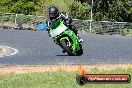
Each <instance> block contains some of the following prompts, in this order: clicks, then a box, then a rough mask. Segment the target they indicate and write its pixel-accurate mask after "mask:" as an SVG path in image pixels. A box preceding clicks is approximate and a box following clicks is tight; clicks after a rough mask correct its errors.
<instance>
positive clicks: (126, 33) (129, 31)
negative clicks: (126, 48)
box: [120, 28, 132, 36]
mask: <svg viewBox="0 0 132 88" xmlns="http://www.w3.org/2000/svg"><path fill="white" fill-rule="evenodd" d="M120 33H121V35H122V36H132V29H126V28H125V29H122V30H121V31H120Z"/></svg>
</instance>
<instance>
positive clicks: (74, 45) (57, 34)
mask: <svg viewBox="0 0 132 88" xmlns="http://www.w3.org/2000/svg"><path fill="white" fill-rule="evenodd" d="M49 34H50V36H51V37H52V38H53V39H54V42H55V43H56V44H57V45H59V46H60V47H61V48H62V49H63V50H65V51H66V52H67V54H68V55H70V56H80V55H82V54H83V49H82V44H80V43H79V42H78V36H77V35H76V34H75V33H74V32H73V31H72V30H70V29H69V28H68V27H67V26H65V24H64V21H63V20H62V19H60V18H58V19H55V20H53V21H52V22H51V24H50V31H49Z"/></svg>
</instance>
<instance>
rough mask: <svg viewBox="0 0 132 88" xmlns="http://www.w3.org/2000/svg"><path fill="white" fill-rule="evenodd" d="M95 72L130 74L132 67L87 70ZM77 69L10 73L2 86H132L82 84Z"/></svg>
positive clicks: (129, 86) (121, 87)
mask: <svg viewBox="0 0 132 88" xmlns="http://www.w3.org/2000/svg"><path fill="white" fill-rule="evenodd" d="M86 71H87V72H86V73H89V74H91V73H94V74H130V75H132V68H128V69H127V71H126V69H120V68H116V69H112V70H100V69H98V68H96V67H94V68H92V69H90V70H86ZM76 74H78V71H77V70H74V71H62V70H58V71H52V72H50V71H46V72H42V73H36V72H33V73H21V74H16V73H13V72H12V73H10V74H6V75H1V76H0V88H132V83H129V84H85V85H83V86H80V85H78V84H77V82H76Z"/></svg>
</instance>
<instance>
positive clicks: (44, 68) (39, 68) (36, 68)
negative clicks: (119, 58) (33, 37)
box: [0, 64, 132, 75]
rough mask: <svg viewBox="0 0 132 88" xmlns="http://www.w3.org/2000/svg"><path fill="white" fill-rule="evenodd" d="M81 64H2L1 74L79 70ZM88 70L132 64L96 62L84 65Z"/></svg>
mask: <svg viewBox="0 0 132 88" xmlns="http://www.w3.org/2000/svg"><path fill="white" fill-rule="evenodd" d="M79 66H80V65H0V75H7V74H11V73H15V74H23V73H43V72H56V71H68V72H72V71H78V68H79ZM82 67H83V69H84V70H86V71H89V72H90V71H91V70H92V69H98V70H100V71H101V70H107V71H108V70H115V69H124V70H126V69H128V68H129V67H132V64H95V65H82Z"/></svg>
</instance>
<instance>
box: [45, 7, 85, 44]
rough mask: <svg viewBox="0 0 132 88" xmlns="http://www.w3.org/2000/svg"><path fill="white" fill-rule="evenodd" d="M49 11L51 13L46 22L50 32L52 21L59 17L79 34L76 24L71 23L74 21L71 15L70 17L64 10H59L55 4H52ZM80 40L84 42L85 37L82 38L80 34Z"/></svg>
mask: <svg viewBox="0 0 132 88" xmlns="http://www.w3.org/2000/svg"><path fill="white" fill-rule="evenodd" d="M48 13H49V17H48V19H47V20H46V24H47V26H48V30H47V31H48V33H49V29H50V24H51V21H52V20H54V19H57V18H61V19H62V20H64V22H65V25H66V26H67V27H69V29H71V30H72V31H73V32H74V33H75V34H76V35H77V36H78V30H77V29H76V27H75V26H73V25H71V23H72V18H71V17H69V16H68V15H67V14H65V13H64V12H59V10H58V8H57V7H55V6H51V7H50V8H49V9H48ZM78 41H79V43H83V39H81V38H80V37H79V36H78Z"/></svg>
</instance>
